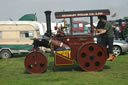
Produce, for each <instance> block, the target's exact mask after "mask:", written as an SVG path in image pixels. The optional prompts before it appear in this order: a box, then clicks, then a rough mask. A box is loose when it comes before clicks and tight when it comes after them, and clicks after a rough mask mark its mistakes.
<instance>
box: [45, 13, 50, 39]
mask: <svg viewBox="0 0 128 85" xmlns="http://www.w3.org/2000/svg"><path fill="white" fill-rule="evenodd" d="M45 16H46V23H47V32H46V33H45V35H46V36H48V37H50V36H51V17H50V16H51V11H45Z"/></svg>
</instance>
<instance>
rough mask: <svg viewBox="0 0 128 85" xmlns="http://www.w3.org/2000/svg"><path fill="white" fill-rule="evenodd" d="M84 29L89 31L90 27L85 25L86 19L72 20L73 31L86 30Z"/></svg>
mask: <svg viewBox="0 0 128 85" xmlns="http://www.w3.org/2000/svg"><path fill="white" fill-rule="evenodd" d="M84 31H88V28H87V27H85V24H84V21H73V22H72V32H84Z"/></svg>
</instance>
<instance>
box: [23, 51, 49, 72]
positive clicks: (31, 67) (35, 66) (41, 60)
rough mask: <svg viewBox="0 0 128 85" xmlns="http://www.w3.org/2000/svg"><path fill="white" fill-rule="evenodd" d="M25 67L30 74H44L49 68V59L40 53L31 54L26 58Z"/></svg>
mask: <svg viewBox="0 0 128 85" xmlns="http://www.w3.org/2000/svg"><path fill="white" fill-rule="evenodd" d="M24 66H25V68H26V70H27V71H28V72H30V73H41V72H44V71H45V70H46V68H47V58H46V57H45V56H44V55H43V54H42V53H40V52H37V51H35V52H31V53H29V54H28V55H27V56H26V58H25V60H24Z"/></svg>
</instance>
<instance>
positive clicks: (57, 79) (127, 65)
mask: <svg viewBox="0 0 128 85" xmlns="http://www.w3.org/2000/svg"><path fill="white" fill-rule="evenodd" d="M47 56H50V55H49V54H47ZM24 58H25V57H14V58H10V59H0V85H127V84H128V54H125V55H122V56H118V57H116V61H115V62H110V61H107V63H106V64H105V66H104V68H103V70H101V71H99V72H84V71H82V70H81V69H80V68H79V67H78V66H77V65H73V66H68V67H56V71H55V70H53V68H55V67H53V57H50V58H48V60H49V64H48V68H47V72H45V73H41V74H27V73H26V72H25V68H24Z"/></svg>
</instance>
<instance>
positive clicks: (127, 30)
mask: <svg viewBox="0 0 128 85" xmlns="http://www.w3.org/2000/svg"><path fill="white" fill-rule="evenodd" d="M112 23H113V24H114V25H115V26H118V27H119V28H120V31H119V37H120V38H123V39H125V38H126V37H128V20H122V19H119V20H115V21H112Z"/></svg>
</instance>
